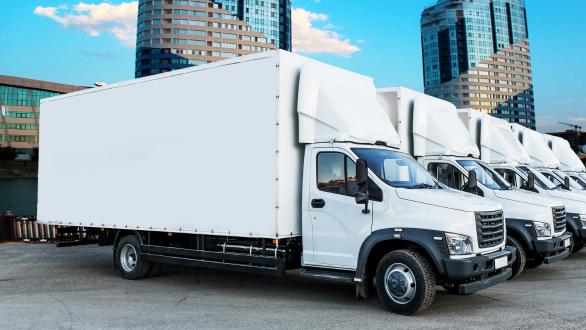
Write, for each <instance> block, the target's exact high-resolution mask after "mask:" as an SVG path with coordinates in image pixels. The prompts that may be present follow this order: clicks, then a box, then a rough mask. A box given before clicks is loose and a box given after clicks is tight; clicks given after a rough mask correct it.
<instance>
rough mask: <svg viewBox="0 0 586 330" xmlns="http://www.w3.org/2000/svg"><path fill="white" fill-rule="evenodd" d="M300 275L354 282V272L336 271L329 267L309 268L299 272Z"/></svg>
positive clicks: (348, 282)
mask: <svg viewBox="0 0 586 330" xmlns="http://www.w3.org/2000/svg"><path fill="white" fill-rule="evenodd" d="M299 276H301V277H304V278H311V279H315V280H322V281H330V282H337V283H345V284H353V283H354V272H352V271H348V272H343V271H335V270H329V269H312V268H307V269H304V270H303V271H301V273H299Z"/></svg>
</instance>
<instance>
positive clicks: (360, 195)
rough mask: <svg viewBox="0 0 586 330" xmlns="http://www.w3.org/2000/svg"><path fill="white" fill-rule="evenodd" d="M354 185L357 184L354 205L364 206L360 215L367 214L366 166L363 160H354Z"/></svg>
mask: <svg viewBox="0 0 586 330" xmlns="http://www.w3.org/2000/svg"><path fill="white" fill-rule="evenodd" d="M356 183H357V184H358V187H359V189H358V192H357V193H356V197H355V200H356V204H364V210H362V213H364V214H368V213H370V211H369V210H368V201H369V197H368V164H367V163H366V160H364V159H360V158H359V159H358V160H356Z"/></svg>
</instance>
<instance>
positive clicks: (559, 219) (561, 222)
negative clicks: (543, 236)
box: [552, 206, 566, 233]
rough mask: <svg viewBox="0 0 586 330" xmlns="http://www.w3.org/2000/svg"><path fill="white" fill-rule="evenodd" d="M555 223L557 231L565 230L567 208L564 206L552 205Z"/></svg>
mask: <svg viewBox="0 0 586 330" xmlns="http://www.w3.org/2000/svg"><path fill="white" fill-rule="evenodd" d="M552 210H553V224H554V231H555V232H556V233H559V232H563V231H564V230H565V229H566V208H565V207H563V206H560V207H552Z"/></svg>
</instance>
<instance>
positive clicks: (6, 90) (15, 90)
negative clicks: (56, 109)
mask: <svg viewBox="0 0 586 330" xmlns="http://www.w3.org/2000/svg"><path fill="white" fill-rule="evenodd" d="M85 88H87V87H81V86H72V85H65V84H59V83H53V82H47V81H41V80H33V79H26V78H19V77H11V76H0V148H6V147H11V148H12V149H13V150H14V151H15V152H16V154H17V155H18V156H19V157H20V158H21V159H30V158H32V157H33V155H34V153H35V150H36V149H37V148H38V147H39V110H40V100H41V99H43V98H46V97H51V96H56V95H59V94H65V93H71V92H75V91H78V90H82V89H85ZM72 138H75V137H72Z"/></svg>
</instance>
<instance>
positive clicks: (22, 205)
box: [0, 178, 37, 215]
mask: <svg viewBox="0 0 586 330" xmlns="http://www.w3.org/2000/svg"><path fill="white" fill-rule="evenodd" d="M6 210H10V211H11V212H12V213H13V214H15V215H36V214H37V179H34V178H33V179H30V178H11V179H6V178H0V214H1V213H4V211H6Z"/></svg>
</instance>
